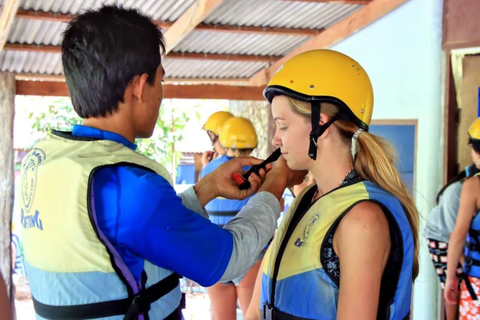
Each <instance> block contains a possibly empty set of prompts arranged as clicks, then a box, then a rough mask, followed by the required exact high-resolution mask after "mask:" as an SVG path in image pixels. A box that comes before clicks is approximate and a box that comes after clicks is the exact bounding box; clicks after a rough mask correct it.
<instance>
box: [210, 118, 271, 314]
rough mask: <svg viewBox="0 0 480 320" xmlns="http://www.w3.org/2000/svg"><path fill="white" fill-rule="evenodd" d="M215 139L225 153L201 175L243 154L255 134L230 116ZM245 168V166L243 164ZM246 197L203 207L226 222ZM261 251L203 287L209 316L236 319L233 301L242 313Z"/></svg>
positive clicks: (253, 142) (254, 140)
mask: <svg viewBox="0 0 480 320" xmlns="http://www.w3.org/2000/svg"><path fill="white" fill-rule="evenodd" d="M218 142H219V143H220V145H221V147H222V148H223V149H224V150H225V152H226V153H225V154H224V155H221V156H219V157H218V158H216V159H215V160H213V161H212V162H210V163H209V164H207V166H206V167H205V168H204V169H203V171H202V173H201V178H203V177H204V176H205V175H207V174H209V173H210V172H212V171H213V170H215V169H216V168H218V167H219V166H220V165H222V164H223V163H225V162H227V161H229V160H232V159H234V158H236V157H247V156H249V155H250V154H251V153H252V151H253V149H255V148H256V147H257V144H258V138H257V133H256V131H255V128H254V126H253V124H252V122H251V121H250V120H248V119H246V118H242V117H231V118H229V119H228V120H226V121H225V123H224V124H223V126H222V128H221V130H220V135H219V137H218ZM244 169H245V170H248V168H244ZM248 201H249V198H247V199H244V200H230V199H225V198H216V199H214V200H212V201H210V202H209V203H208V204H207V205H206V206H205V209H206V210H207V212H208V215H209V217H210V220H211V221H212V222H213V223H215V224H217V225H219V226H224V225H226V224H227V223H228V222H229V221H230V220H231V219H232V218H233V217H234V216H235V215H236V214H237V213H238V212H239V211H240V210H241V209H242V208H243V207H244V206H245V205H246V204H247V202H248ZM263 254H264V252H263V251H262V252H261V253H260V254H259V255H258V256H257V258H256V259H255V260H256V262H255V265H254V266H253V267H252V268H251V269H250V270H249V271H248V272H247V273H246V274H245V276H241V277H238V278H236V279H233V280H232V281H229V282H219V283H216V284H214V285H213V286H211V287H209V288H207V291H208V295H209V297H210V301H211V309H212V318H213V319H215V320H229V319H236V307H237V301H238V303H239V304H240V308H241V309H242V312H243V314H245V312H246V310H247V308H248V305H249V304H250V299H251V297H252V292H253V288H254V285H255V277H256V275H257V273H258V270H259V267H260V264H261V259H262V257H263Z"/></svg>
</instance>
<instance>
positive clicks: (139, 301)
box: [130, 293, 150, 315]
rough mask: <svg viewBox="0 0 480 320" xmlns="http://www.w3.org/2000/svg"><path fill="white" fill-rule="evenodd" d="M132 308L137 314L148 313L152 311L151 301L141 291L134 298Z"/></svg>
mask: <svg viewBox="0 0 480 320" xmlns="http://www.w3.org/2000/svg"><path fill="white" fill-rule="evenodd" d="M130 308H132V311H133V312H134V313H135V314H136V315H142V314H146V313H148V311H150V302H149V301H148V299H145V298H144V297H143V295H142V294H141V293H140V294H138V295H136V296H135V297H134V298H133V300H132V305H131V306H130Z"/></svg>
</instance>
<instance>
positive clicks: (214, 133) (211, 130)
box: [202, 111, 233, 169]
mask: <svg viewBox="0 0 480 320" xmlns="http://www.w3.org/2000/svg"><path fill="white" fill-rule="evenodd" d="M232 117H233V114H231V113H230V112H228V111H217V112H215V113H213V114H212V115H211V116H210V117H208V119H207V121H205V124H204V125H203V128H202V129H203V130H205V131H206V132H207V134H208V137H209V138H210V141H211V142H212V147H213V150H209V151H205V152H204V153H203V155H202V169H203V168H205V166H206V165H207V164H208V163H209V162H210V161H212V160H213V159H216V158H217V157H218V156H221V155H224V154H225V150H224V149H223V147H222V146H221V145H220V142H219V141H218V136H219V135H220V131H221V130H222V126H223V124H224V123H225V121H227V120H228V119H230V118H232Z"/></svg>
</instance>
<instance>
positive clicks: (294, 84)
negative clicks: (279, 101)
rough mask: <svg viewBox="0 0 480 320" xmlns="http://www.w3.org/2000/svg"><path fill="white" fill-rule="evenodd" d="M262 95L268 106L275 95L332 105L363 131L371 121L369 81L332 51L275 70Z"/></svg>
mask: <svg viewBox="0 0 480 320" xmlns="http://www.w3.org/2000/svg"><path fill="white" fill-rule="evenodd" d="M263 95H264V96H265V98H266V99H267V100H268V102H270V103H272V100H273V98H274V97H275V96H276V95H285V96H288V97H291V98H294V99H297V100H300V101H305V102H312V101H319V102H330V103H333V104H335V105H337V106H339V107H340V108H341V109H342V111H343V112H344V113H346V116H347V117H348V118H347V119H349V120H351V121H353V122H354V123H356V124H357V125H358V126H360V127H361V128H363V129H364V130H368V126H369V124H370V120H371V118H372V112H373V88H372V84H371V82H370V78H369V77H368V75H367V73H366V72H365V70H364V69H363V68H362V66H361V65H360V64H359V63H358V62H356V61H355V60H353V59H352V58H350V57H348V56H346V55H344V54H342V53H340V52H336V51H332V50H325V49H321V50H312V51H307V52H303V53H300V54H299V55H297V56H295V57H293V58H291V59H290V60H288V61H287V62H285V64H284V65H283V66H281V67H280V68H279V69H278V71H277V73H275V75H274V76H273V77H272V79H271V80H270V82H269V83H268V85H267V87H266V88H265V90H264V91H263Z"/></svg>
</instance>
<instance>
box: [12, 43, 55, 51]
mask: <svg viewBox="0 0 480 320" xmlns="http://www.w3.org/2000/svg"><path fill="white" fill-rule="evenodd" d="M3 49H4V50H11V51H27V52H43V53H62V48H61V47H60V46H47V45H40V44H23V43H6V44H5V46H4V47H3Z"/></svg>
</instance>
